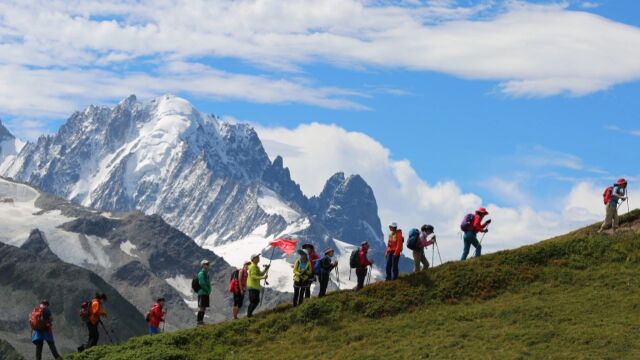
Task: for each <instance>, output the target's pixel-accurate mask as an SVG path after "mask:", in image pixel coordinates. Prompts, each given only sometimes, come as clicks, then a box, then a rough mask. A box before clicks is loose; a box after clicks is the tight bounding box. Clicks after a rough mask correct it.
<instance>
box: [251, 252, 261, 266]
mask: <svg viewBox="0 0 640 360" xmlns="http://www.w3.org/2000/svg"><path fill="white" fill-rule="evenodd" d="M251 262H252V263H254V264H256V265H258V263H259V262H260V254H253V255H251Z"/></svg>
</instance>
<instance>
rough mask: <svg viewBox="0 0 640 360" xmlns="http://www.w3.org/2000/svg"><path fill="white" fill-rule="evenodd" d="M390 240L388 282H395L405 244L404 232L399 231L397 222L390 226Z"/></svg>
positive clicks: (388, 243)
mask: <svg viewBox="0 0 640 360" xmlns="http://www.w3.org/2000/svg"><path fill="white" fill-rule="evenodd" d="M389 231H390V234H389V240H388V241H387V252H386V253H385V255H386V257H387V281H388V280H395V279H397V278H398V272H399V271H398V265H399V263H400V254H401V253H402V245H403V243H404V237H402V230H400V229H398V224H396V223H395V222H393V223H391V224H390V225H389Z"/></svg>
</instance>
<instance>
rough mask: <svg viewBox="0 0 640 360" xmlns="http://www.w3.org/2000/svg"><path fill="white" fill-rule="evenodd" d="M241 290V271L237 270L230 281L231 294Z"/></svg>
mask: <svg viewBox="0 0 640 360" xmlns="http://www.w3.org/2000/svg"><path fill="white" fill-rule="evenodd" d="M239 289H240V271H238V270H235V271H234V272H233V273H232V274H231V279H229V292H230V293H236V292H238V290H239Z"/></svg>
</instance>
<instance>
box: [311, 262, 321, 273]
mask: <svg viewBox="0 0 640 360" xmlns="http://www.w3.org/2000/svg"><path fill="white" fill-rule="evenodd" d="M321 262H322V259H318V260H316V263H315V264H313V275H321V274H322V266H320V263H321Z"/></svg>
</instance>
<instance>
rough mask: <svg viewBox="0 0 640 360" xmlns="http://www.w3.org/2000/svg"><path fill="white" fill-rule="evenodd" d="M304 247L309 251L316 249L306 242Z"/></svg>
mask: <svg viewBox="0 0 640 360" xmlns="http://www.w3.org/2000/svg"><path fill="white" fill-rule="evenodd" d="M302 249H304V250H306V251H307V252H308V253H311V252H313V251H316V249H315V248H314V247H313V245H312V244H304V245H302Z"/></svg>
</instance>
